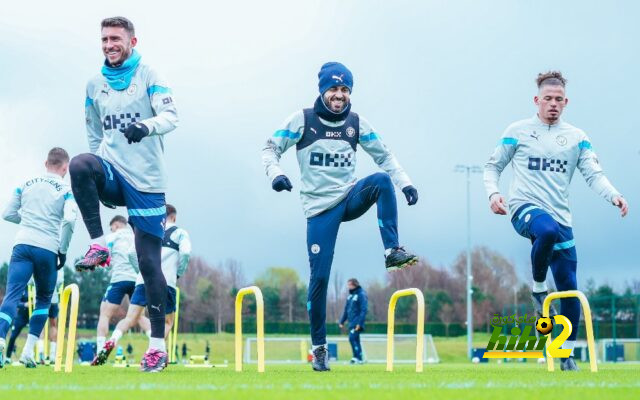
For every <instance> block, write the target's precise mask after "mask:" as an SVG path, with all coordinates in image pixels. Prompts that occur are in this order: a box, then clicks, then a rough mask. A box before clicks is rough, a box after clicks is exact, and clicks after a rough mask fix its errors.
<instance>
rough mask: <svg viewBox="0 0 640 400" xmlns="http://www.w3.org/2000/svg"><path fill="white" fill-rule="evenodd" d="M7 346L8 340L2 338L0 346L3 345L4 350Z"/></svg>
mask: <svg viewBox="0 0 640 400" xmlns="http://www.w3.org/2000/svg"><path fill="white" fill-rule="evenodd" d="M6 346H7V342H6V341H5V339H4V338H0V347H2V350H4V348H5V347H6Z"/></svg>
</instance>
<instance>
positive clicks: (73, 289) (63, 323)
mask: <svg viewBox="0 0 640 400" xmlns="http://www.w3.org/2000/svg"><path fill="white" fill-rule="evenodd" d="M69 302H71V313H70V316H69V334H68V337H67V358H66V360H65V363H64V372H71V370H72V369H73V359H74V354H75V346H76V327H77V324H78V305H79V303H80V290H79V289H78V285H76V284H75V283H72V284H71V285H69V286H67V287H65V288H64V290H63V291H62V294H61V295H60V315H59V316H58V337H57V340H56V347H57V348H58V351H56V362H55V366H54V369H53V370H54V371H55V372H60V371H61V370H62V355H63V354H62V353H64V334H65V331H66V327H67V311H68V310H69Z"/></svg>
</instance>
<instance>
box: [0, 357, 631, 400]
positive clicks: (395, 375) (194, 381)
mask: <svg viewBox="0 0 640 400" xmlns="http://www.w3.org/2000/svg"><path fill="white" fill-rule="evenodd" d="M580 366H581V368H582V371H580V372H577V373H562V372H560V371H557V372H554V373H550V372H547V371H546V366H545V365H536V364H488V365H473V364H440V365H429V366H425V371H424V372H423V373H421V374H418V373H416V372H415V371H414V367H412V366H408V365H401V366H396V370H395V371H394V372H391V373H389V372H385V371H384V365H363V366H349V365H344V364H341V363H338V364H336V363H334V365H332V371H331V372H329V373H317V372H313V371H311V368H310V367H309V366H306V365H305V366H302V365H297V366H293V365H291V366H272V365H268V366H267V371H266V372H265V373H264V374H258V373H257V371H256V368H255V365H249V366H245V372H242V373H237V372H235V371H234V370H233V368H232V365H230V366H229V368H212V369H191V368H185V367H184V366H182V365H173V366H169V368H168V369H167V370H165V371H163V372H162V373H158V374H143V373H141V372H139V371H137V368H135V367H130V368H113V367H112V366H110V365H107V366H103V367H86V366H80V365H76V366H75V367H74V371H73V373H71V374H64V373H59V374H54V373H53V372H52V369H51V368H50V367H38V368H36V369H35V370H27V369H25V368H22V367H7V368H5V369H4V370H0V395H1V397H2V398H3V399H10V398H13V399H30V398H38V399H65V400H74V399H83V400H84V399H125V398H126V399H147V398H149V399H172V400H175V399H182V398H190V399H200V398H211V399H258V400H267V399H368V400H370V399H394V400H398V399H401V398H405V399H409V398H425V399H426V398H428V399H450V398H458V399H489V398H491V399H503V398H508V399H517V398H522V399H539V398H541V397H548V396H551V397H553V398H555V399H558V398H578V399H580V400H585V399H599V400H602V399H609V398H611V399H616V400H620V399H638V398H640V366H638V365H620V364H618V365H610V364H606V365H601V366H600V371H599V372H597V373H591V372H590V371H589V370H588V365H587V364H582V365H580Z"/></svg>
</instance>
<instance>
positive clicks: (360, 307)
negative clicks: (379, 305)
mask: <svg viewBox="0 0 640 400" xmlns="http://www.w3.org/2000/svg"><path fill="white" fill-rule="evenodd" d="M347 289H349V297H347V302H346V303H345V305H344V312H343V313H342V318H340V321H339V322H338V324H339V325H340V328H342V327H344V323H345V322H346V321H349V343H350V344H351V350H352V352H353V358H352V359H351V364H362V362H363V360H362V345H361V344H360V334H361V333H362V332H363V331H364V320H365V319H366V317H367V308H368V302H367V292H365V291H364V289H363V288H362V286H360V282H358V280H357V279H356V278H351V279H349V280H348V281H347Z"/></svg>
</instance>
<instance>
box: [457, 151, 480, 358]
mask: <svg viewBox="0 0 640 400" xmlns="http://www.w3.org/2000/svg"><path fill="white" fill-rule="evenodd" d="M454 172H457V173H465V174H467V356H468V357H469V359H471V357H472V356H473V354H472V352H473V314H472V310H473V308H472V307H473V304H472V303H471V301H472V299H471V295H472V294H473V291H472V289H471V282H472V281H473V275H472V274H471V194H470V193H471V174H479V173H481V172H482V168H480V167H479V166H477V165H463V164H458V165H456V166H455V168H454Z"/></svg>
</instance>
